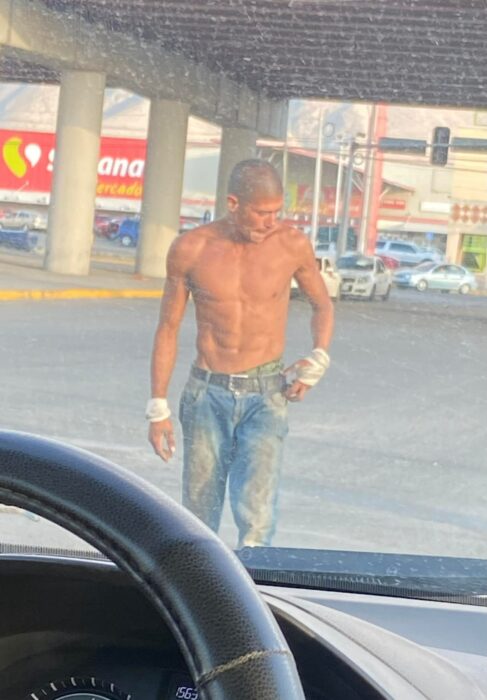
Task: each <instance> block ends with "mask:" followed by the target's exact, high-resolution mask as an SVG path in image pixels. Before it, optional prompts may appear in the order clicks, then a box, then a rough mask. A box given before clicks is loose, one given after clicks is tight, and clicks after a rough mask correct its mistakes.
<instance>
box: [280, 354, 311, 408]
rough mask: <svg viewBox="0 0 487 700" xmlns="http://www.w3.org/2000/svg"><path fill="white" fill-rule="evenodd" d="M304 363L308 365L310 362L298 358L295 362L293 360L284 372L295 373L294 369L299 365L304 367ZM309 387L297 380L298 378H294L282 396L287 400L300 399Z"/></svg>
mask: <svg viewBox="0 0 487 700" xmlns="http://www.w3.org/2000/svg"><path fill="white" fill-rule="evenodd" d="M306 365H310V363H309V362H308V361H307V360H298V361H297V362H294V363H293V364H292V365H291V366H290V367H288V368H287V369H285V370H284V374H285V375H287V374H290V373H293V374H295V373H296V370H297V369H298V368H299V367H305V366H306ZM310 389H311V387H310V386H308V385H307V384H303V383H302V382H300V381H299V379H295V380H294V381H293V382H292V384H291V385H290V386H288V388H287V389H286V391H285V392H284V396H285V397H286V399H287V400H288V401H302V400H303V399H304V397H305V396H306V394H307V393H308V391H309V390H310Z"/></svg>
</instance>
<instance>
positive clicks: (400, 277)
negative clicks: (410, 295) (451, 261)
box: [394, 262, 477, 294]
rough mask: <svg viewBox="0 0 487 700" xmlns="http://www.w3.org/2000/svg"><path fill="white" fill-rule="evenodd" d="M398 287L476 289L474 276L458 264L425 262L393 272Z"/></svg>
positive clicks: (466, 292)
mask: <svg viewBox="0 0 487 700" xmlns="http://www.w3.org/2000/svg"><path fill="white" fill-rule="evenodd" d="M394 283H395V284H396V285H397V286H398V287H414V288H415V289H417V290H418V291H419V292H425V291H426V290H427V289H440V290H441V291H445V292H459V293H460V294H468V293H469V292H471V291H472V290H473V289H477V280H476V279H475V276H474V275H473V274H472V273H471V272H470V271H469V270H467V269H466V268H464V267H461V266H460V265H436V264H435V263H431V262H427V263H422V264H421V265H417V266H416V267H413V268H412V269H410V270H399V271H398V272H396V273H395V274H394Z"/></svg>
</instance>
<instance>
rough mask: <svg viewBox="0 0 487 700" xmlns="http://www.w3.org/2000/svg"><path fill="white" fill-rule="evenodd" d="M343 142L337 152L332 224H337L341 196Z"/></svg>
mask: <svg viewBox="0 0 487 700" xmlns="http://www.w3.org/2000/svg"><path fill="white" fill-rule="evenodd" d="M343 156H344V152H343V141H340V149H339V151H338V169H337V181H336V190H335V210H334V212H333V223H334V224H337V223H338V219H339V218H340V199H341V195H342V182H343Z"/></svg>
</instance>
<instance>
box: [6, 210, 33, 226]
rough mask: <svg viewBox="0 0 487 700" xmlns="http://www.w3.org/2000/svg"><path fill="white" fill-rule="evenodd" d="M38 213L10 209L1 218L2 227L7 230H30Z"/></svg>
mask: <svg viewBox="0 0 487 700" xmlns="http://www.w3.org/2000/svg"><path fill="white" fill-rule="evenodd" d="M35 219H36V215H35V214H34V213H33V212H30V211H9V212H7V213H6V214H5V215H4V216H2V218H1V219H0V229H4V230H5V231H30V230H32V229H33V228H34V222H35Z"/></svg>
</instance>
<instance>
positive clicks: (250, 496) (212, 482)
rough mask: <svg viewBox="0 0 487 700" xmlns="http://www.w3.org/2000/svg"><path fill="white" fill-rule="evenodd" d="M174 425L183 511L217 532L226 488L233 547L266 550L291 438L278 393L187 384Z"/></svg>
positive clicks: (284, 406) (192, 380)
mask: <svg viewBox="0 0 487 700" xmlns="http://www.w3.org/2000/svg"><path fill="white" fill-rule="evenodd" d="M179 418H180V421H181V425H182V428H183V437H184V469H183V505H184V506H186V508H189V510H191V511H192V512H193V513H194V514H195V515H197V516H198V517H199V518H200V519H201V520H202V521H203V522H204V523H206V524H207V525H208V526H209V527H210V528H211V529H212V530H214V531H215V532H217V531H218V528H219V526H220V520H221V515H222V510H223V504H224V500H225V491H226V485H227V480H228V484H229V493H230V505H231V508H232V512H233V517H234V519H235V523H236V525H237V528H238V531H239V542H238V546H239V547H245V546H259V545H260V546H266V545H269V544H270V542H271V539H272V536H273V534H274V531H275V528H276V519H277V515H276V508H277V493H278V486H279V477H280V471H281V461H282V452H283V443H284V438H285V437H286V435H287V433H288V422H287V400H286V398H285V397H284V395H283V393H282V392H280V391H275V390H273V391H270V392H268V393H247V392H243V393H237V392H232V391H230V390H228V389H226V388H223V387H220V386H215V385H213V384H210V383H209V382H208V381H207V380H204V379H197V378H195V377H193V376H190V378H189V380H188V382H187V384H186V387H185V389H184V392H183V395H182V397H181V403H180V411H179Z"/></svg>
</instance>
